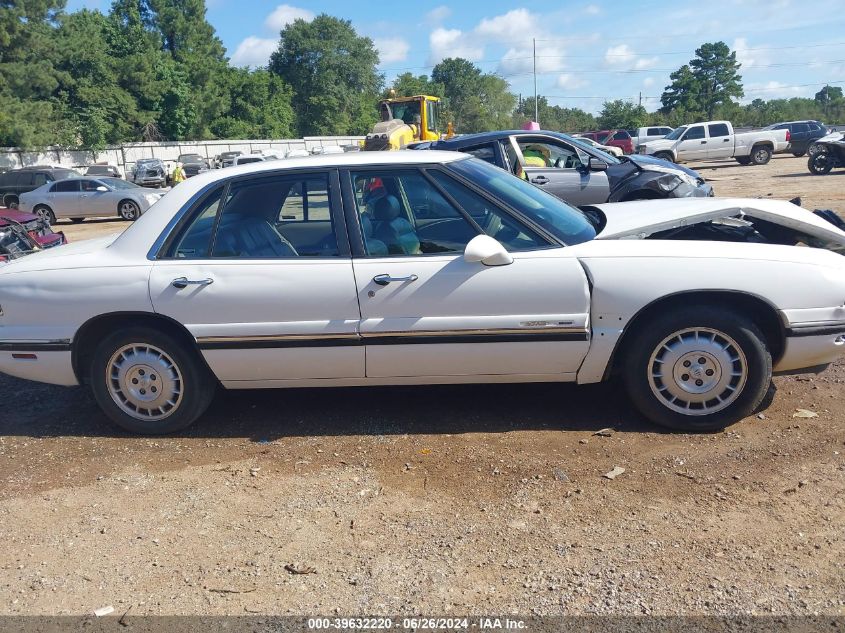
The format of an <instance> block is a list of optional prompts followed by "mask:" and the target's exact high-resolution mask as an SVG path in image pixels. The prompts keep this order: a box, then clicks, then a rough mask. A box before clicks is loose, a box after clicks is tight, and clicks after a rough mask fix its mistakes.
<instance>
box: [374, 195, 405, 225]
mask: <svg viewBox="0 0 845 633" xmlns="http://www.w3.org/2000/svg"><path fill="white" fill-rule="evenodd" d="M398 217H399V200H397V199H396V196H391V195H386V196H382V197H381V198H379V199H378V200H376V202H375V208H374V209H373V218H374V219H376V220H379V221H380V222H390V221H391V220H395V219H396V218H398Z"/></svg>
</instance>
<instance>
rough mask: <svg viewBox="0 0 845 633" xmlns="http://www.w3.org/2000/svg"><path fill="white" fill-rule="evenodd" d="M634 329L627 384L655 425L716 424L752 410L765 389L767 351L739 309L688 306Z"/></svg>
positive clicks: (692, 427)
mask: <svg viewBox="0 0 845 633" xmlns="http://www.w3.org/2000/svg"><path fill="white" fill-rule="evenodd" d="M633 334H634V335H635V336H636V339H635V340H634V342H633V344H632V345H630V347H628V353H627V354H626V358H625V367H624V378H625V385H626V387H627V390H628V394H629V396H630V398H631V400H632V401H633V403H634V404H635V406H636V407H637V409H639V410H640V412H641V413H642V414H643V415H645V416H646V417H647V418H649V419H650V420H652V421H654V422H656V423H657V424H660V425H662V426H666V427H670V428H673V429H680V430H684V431H714V430H719V429H722V428H724V427H725V426H727V425H729V424H733V423H734V422H737V421H739V420H741V419H742V418H744V417H746V416H748V415H750V414H751V413H752V412H754V410H755V409H756V408H757V407H758V406H759V405H760V403H761V402H762V401H763V398H764V397H765V395H766V392H767V391H768V388H769V385H770V383H771V379H772V357H771V353H770V352H769V350H768V348H767V346H766V343H765V337H764V336H763V335H762V333H761V332H760V330H759V328H758V327H757V326H756V325H755V324H754V323H753V322H752V321H750V320H748V319H747V318H745V317H743V316H742V315H739V314H732V313H730V312H724V311H721V310H715V309H713V308H710V307H706V306H690V307H686V308H683V309H680V310H676V311H673V312H670V313H668V314H666V315H663V316H661V317H658V318H656V319H654V320H652V321H650V322H649V323H648V326H647V327H645V328H642V330H641V331H638V332H634V333H633Z"/></svg>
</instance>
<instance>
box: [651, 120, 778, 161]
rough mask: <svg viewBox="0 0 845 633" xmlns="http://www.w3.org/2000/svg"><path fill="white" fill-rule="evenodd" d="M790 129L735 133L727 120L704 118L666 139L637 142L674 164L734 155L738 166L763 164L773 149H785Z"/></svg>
mask: <svg viewBox="0 0 845 633" xmlns="http://www.w3.org/2000/svg"><path fill="white" fill-rule="evenodd" d="M787 145H789V130H756V131H752V132H741V133H739V134H734V129H733V125H731V122H730V121H706V122H704V123H692V124H690V125H683V126H681V127H679V128H677V129H676V130H675V131H674V132H672V133H671V134H669V135H668V136H666V137H665V138H661V139H658V140H656V141H649V142H647V143H644V144H642V145H640V147H639V153H640V154H650V155H652V156H654V157H655V158H663V159H666V160H671V161H674V162H676V163H680V162H684V161H690V160H714V159H718V158H735V159H736V161H737V162H738V163H739V164H740V165H749V164H753V165H765V164H766V163H768V162H769V160H770V159H771V158H772V154H774V153H775V152H782V151H785V150H786V147H787Z"/></svg>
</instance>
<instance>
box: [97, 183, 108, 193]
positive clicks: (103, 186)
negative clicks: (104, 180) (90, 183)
mask: <svg viewBox="0 0 845 633" xmlns="http://www.w3.org/2000/svg"><path fill="white" fill-rule="evenodd" d="M96 190H97V191H103V192H105V191H108V190H109V188H108V187H106V186H105V185H100V186H99V187H97V189H96Z"/></svg>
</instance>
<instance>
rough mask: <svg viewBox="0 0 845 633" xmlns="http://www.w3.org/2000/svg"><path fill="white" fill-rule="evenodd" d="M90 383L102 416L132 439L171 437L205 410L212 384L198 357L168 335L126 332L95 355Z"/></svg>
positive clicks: (104, 342) (141, 329)
mask: <svg viewBox="0 0 845 633" xmlns="http://www.w3.org/2000/svg"><path fill="white" fill-rule="evenodd" d="M89 380H90V384H91V387H92V389H93V392H94V397H95V398H96V400H97V403H98V404H99V405H100V407H101V408H102V409H103V411H104V412H105V413H106V414H107V415H108V416H109V417H110V418H111V419H112V420H114V421H115V422H116V423H117V424H118V425H119V426H121V427H123V428H124V429H126V430H128V431H131V432H133V433H143V434H147V435H158V434H163V433H173V432H175V431H179V430H181V429H184V428H185V427H187V426H189V425H190V424H192V423H193V422H194V421H195V420H196V419H197V418H198V417H199V416H200V415H202V414H203V412H204V411H205V410H206V409H207V408H208V405H209V404H210V403H211V400H212V398H213V397H214V393H215V385H216V383H215V381H214V379H213V377H212V376H211V374H210V372H209V370H208V368H207V367H206V366H205V364H204V363H203V362H202V360H201V359H200V358H199V356H198V354H197V353H196V352H194V351H192V350H189V349H186V347H185V346H184V345H182V344H181V343H180V342H179V341H178V340H176V339H175V338H174V337H172V336H170V335H169V334H166V333H163V332H159V331H156V330H153V329H150V328H146V327H129V328H126V329H124V330H121V331H119V332H115V333H114V334H111V335H109V336H107V337H105V338H104V339H103V340H102V341H101V342H100V344H99V345H98V346H97V349H96V350H95V351H94V354H93V356H92V360H91V366H90V373H89Z"/></svg>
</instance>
